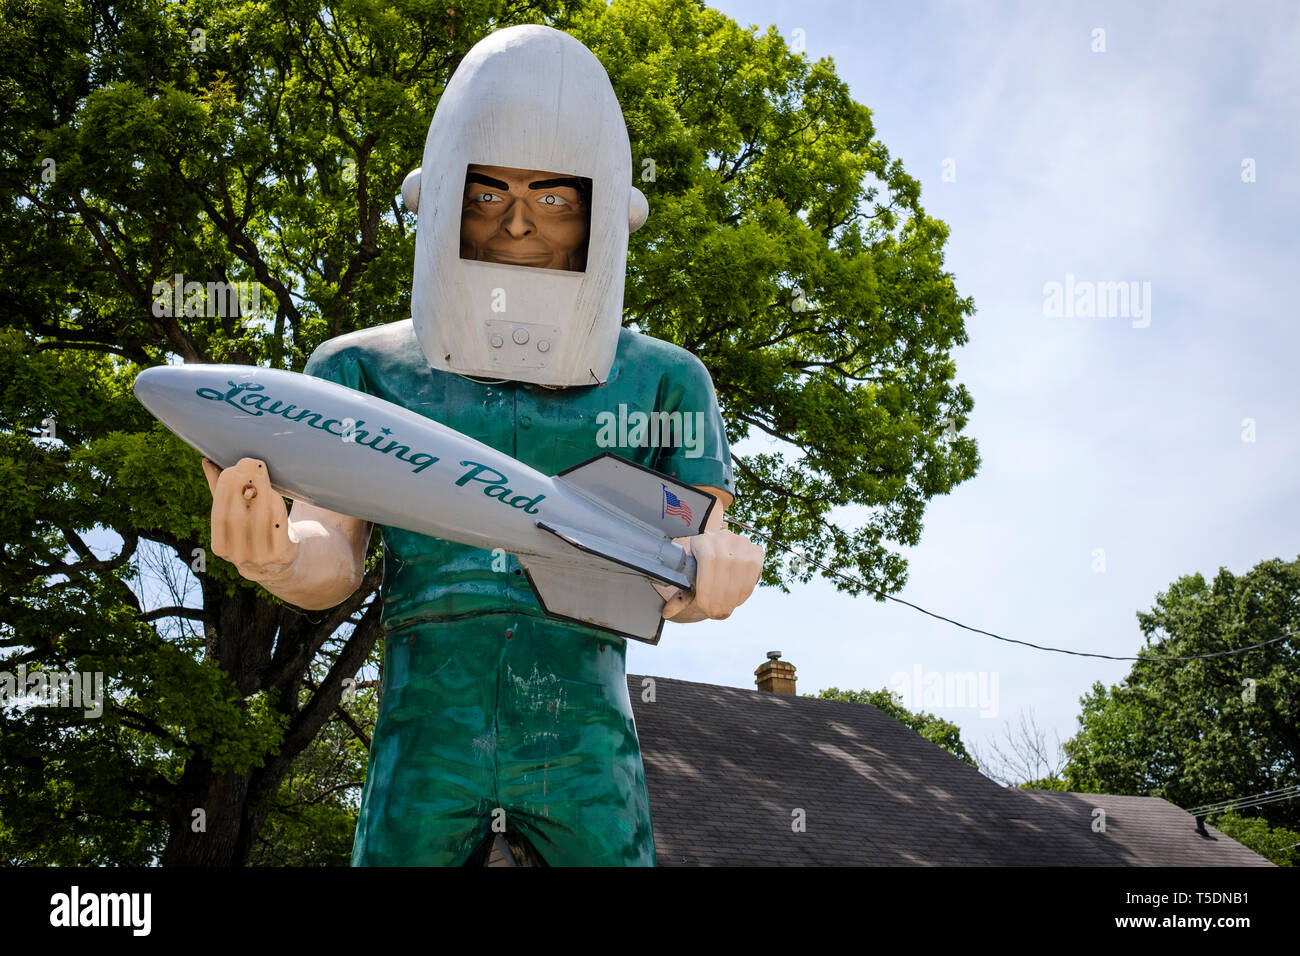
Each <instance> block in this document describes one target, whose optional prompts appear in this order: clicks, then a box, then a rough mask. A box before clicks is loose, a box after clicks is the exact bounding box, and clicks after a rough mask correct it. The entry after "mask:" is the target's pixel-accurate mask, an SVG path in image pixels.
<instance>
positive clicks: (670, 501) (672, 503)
mask: <svg viewBox="0 0 1300 956" xmlns="http://www.w3.org/2000/svg"><path fill="white" fill-rule="evenodd" d="M659 487H661V488H663V490H664V507H663V512H662V513H661V514H660V515H659V517H661V518H663V517H666V516H668V515H676V516H677V517H679V518H681V519H682V520H683V521H685V522H686V523H687V524H690V523H691V509H690V506H689V505H684V504H682V500H681V499H680V498H678V497H677V496H676V495H675V494H673V493H672V492H671V491H669V490H668V486H667V485H660V486H659Z"/></svg>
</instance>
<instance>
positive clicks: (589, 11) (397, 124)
mask: <svg viewBox="0 0 1300 956" xmlns="http://www.w3.org/2000/svg"><path fill="white" fill-rule="evenodd" d="M0 18H3V20H4V22H5V23H6V30H5V31H4V32H3V34H0V92H2V93H3V95H2V96H0V142H2V143H3V144H4V145H3V151H2V152H0V169H2V171H0V226H2V231H0V234H2V235H3V236H4V240H3V245H0V257H2V264H3V269H2V270H0V303H3V305H4V310H3V317H2V322H3V324H2V325H0V494H2V495H3V497H2V498H0V501H3V502H4V504H3V506H0V541H3V544H2V545H0V547H2V548H3V561H2V567H0V585H2V586H3V592H2V600H3V604H2V605H0V606H2V608H3V611H2V614H0V669H8V670H10V671H12V670H14V668H16V667H18V666H20V665H21V666H24V667H27V668H28V669H37V668H43V669H45V670H55V669H59V670H64V671H73V670H75V671H78V672H93V671H98V672H101V673H103V674H104V675H105V678H106V684H107V688H108V693H109V696H110V697H111V701H110V702H109V703H108V704H107V705H106V707H105V709H104V713H103V716H102V717H100V718H98V719H93V718H85V717H84V716H82V715H81V714H80V713H79V712H73V711H70V710H69V709H67V708H31V709H8V710H0V763H2V764H3V765H4V766H5V768H6V772H5V774H3V775H0V818H2V819H3V820H4V827H3V829H0V851H2V852H3V853H4V854H5V856H6V858H8V859H12V860H21V861H40V862H62V863H69V864H71V863H81V864H86V863H90V864H94V863H149V862H155V861H161V862H163V863H165V864H190V865H193V864H199V865H203V864H209V865H211V864H216V865H231V864H240V863H244V862H246V861H248V860H250V859H251V858H258V859H268V860H271V859H277V858H278V857H275V855H274V854H273V853H270V850H268V848H267V847H265V846H264V845H263V844H261V843H259V839H258V835H259V832H260V831H261V830H262V828H263V824H264V823H265V822H266V821H267V819H268V817H270V815H272V814H274V813H277V812H279V811H277V810H276V809H275V808H276V807H277V806H278V805H281V803H282V802H283V801H284V800H285V799H286V798H287V799H288V801H289V803H290V804H293V803H294V802H295V801H297V802H298V803H302V802H303V800H305V799H306V798H305V797H303V798H302V799H299V797H298V796H294V795H295V794H298V795H301V794H304V793H309V792H316V793H319V792H320V790H321V788H320V787H318V784H321V783H322V780H323V778H325V777H329V776H330V774H334V775H335V776H334V778H333V779H334V782H336V783H341V782H343V780H342V777H340V776H339V774H342V771H341V770H340V769H338V768H340V767H342V766H343V765H335V764H333V763H331V762H330V761H328V760H322V759H319V758H320V755H319V754H314V751H312V750H311V749H310V748H311V747H312V744H313V741H315V740H317V738H318V735H320V734H321V733H322V731H323V730H326V728H327V725H328V723H329V722H330V721H331V719H332V718H333V717H334V716H336V715H338V714H339V707H340V703H341V697H342V691H343V685H344V681H345V680H347V679H348V678H349V677H352V676H353V675H356V674H357V672H358V669H359V668H361V667H362V665H363V664H364V663H365V662H366V661H367V660H368V659H369V658H370V657H371V655H372V653H374V652H375V650H376V648H377V647H378V646H379V643H378V642H379V641H380V639H381V628H380V602H378V601H377V600H375V594H376V589H377V587H378V584H379V580H380V568H379V563H378V556H377V554H376V553H374V552H372V554H371V561H370V565H369V570H368V573H367V575H366V578H365V582H364V584H363V586H362V587H361V589H360V590H359V591H358V592H357V593H356V594H355V595H354V596H353V597H352V598H350V599H349V600H348V601H346V602H344V603H343V604H342V605H340V606H339V607H337V608H333V609H331V610H328V611H323V612H303V611H301V610H299V609H297V608H293V607H290V606H287V605H285V604H284V603H283V602H281V601H279V600H277V599H275V598H274V597H272V596H271V595H269V594H267V593H266V592H265V591H263V590H261V589H260V588H258V587H256V586H253V585H251V584H249V583H248V582H246V581H244V580H243V579H241V578H239V576H238V575H237V574H236V573H235V572H234V570H233V569H232V568H231V567H230V566H228V565H227V564H226V563H225V562H223V561H220V560H218V559H216V558H215V557H214V556H213V555H211V553H210V552H209V551H208V545H209V541H208V533H209V532H208V524H207V523H208V509H209V507H210V501H209V496H208V492H207V488H206V485H205V483H204V481H203V478H202V474H201V470H200V468H199V464H198V457H197V455H196V454H195V453H194V452H192V451H191V450H190V449H188V448H187V447H186V446H184V445H183V444H182V443H180V442H179V441H178V440H177V439H175V438H174V437H173V436H172V435H171V434H170V433H169V432H167V431H166V430H165V429H164V428H163V427H162V426H161V425H159V424H158V423H157V422H155V421H153V420H152V418H151V417H150V416H149V415H148V414H147V413H145V412H144V410H143V409H142V408H141V407H140V406H139V405H138V404H137V403H136V402H135V400H134V398H133V397H132V394H131V388H130V386H131V382H132V380H133V379H134V376H135V375H136V374H137V373H138V372H139V371H140V369H141V368H143V367H147V366H150V365H155V364H159V363H163V362H179V361H185V362H238V363H256V364H263V365H270V366H274V367H280V368H288V369H295V370H297V369H301V368H302V366H303V364H304V362H305V360H306V358H307V356H308V355H309V354H310V353H311V352H312V350H313V349H315V348H316V347H317V346H318V345H319V344H320V343H321V342H322V341H324V340H326V339H328V338H331V337H334V336H337V335H340V334H343V333H346V332H349V331H352V330H354V329H357V328H360V327H365V326H370V325H374V324H377V323H381V322H388V321H396V320H400V319H403V318H405V317H407V315H408V314H409V294H410V279H411V268H412V257H413V249H414V242H413V240H414V231H413V230H414V226H415V218H414V216H413V215H411V214H409V213H407V212H406V211H405V210H403V209H402V208H401V207H400V205H399V204H398V200H397V198H396V197H397V194H398V191H399V186H400V183H401V181H402V179H403V177H404V176H405V175H406V173H407V172H409V171H410V170H411V169H412V168H414V167H415V166H417V165H419V163H420V157H421V153H422V149H423V142H424V136H425V133H426V131H427V129H428V124H429V120H430V118H431V116H432V113H433V110H434V107H435V106H436V104H437V100H438V96H439V95H440V93H441V90H442V88H443V86H444V85H445V83H446V81H447V79H448V77H449V76H450V74H451V72H452V71H453V70H454V68H455V66H456V65H457V63H458V62H459V60H460V58H461V57H462V56H463V55H464V54H465V52H466V51H467V50H468V49H469V47H470V46H471V45H473V43H475V42H476V41H477V40H479V39H480V38H481V37H483V36H484V35H486V34H487V33H488V32H490V31H491V30H493V29H496V28H498V27H502V26H507V25H510V24H513V23H521V22H545V23H549V24H551V25H554V26H557V27H559V28H562V29H567V30H570V31H571V32H573V33H574V34H575V35H577V36H578V37H579V38H580V39H582V40H584V42H586V43H587V44H588V45H589V46H590V47H591V48H592V49H593V50H594V51H595V52H596V53H597V55H599V56H600V57H601V59H602V61H603V62H604V63H605V64H606V67H607V68H608V70H609V72H610V74H611V78H612V80H613V82H614V85H615V89H616V90H617V92H618V94H619V96H620V98H621V101H622V103H623V106H624V109H625V113H626V116H627V120H628V124H629V129H630V132H631V134H632V140H633V152H634V158H635V168H636V170H637V171H638V177H639V178H638V185H640V186H641V188H642V189H643V190H644V191H645V192H646V193H647V195H648V196H649V199H650V203H651V208H652V215H651V218H650V221H649V223H648V224H647V226H646V227H645V228H643V229H642V230H641V231H640V232H638V233H637V234H636V235H635V236H634V242H633V245H632V249H631V255H630V266H629V277H628V284H627V297H626V303H627V311H626V320H627V322H628V323H629V324H630V323H633V322H635V323H638V324H639V326H640V327H641V328H642V329H643V330H644V331H646V332H648V333H650V334H653V335H657V336H660V337H663V338H666V339H670V340H672V341H674V342H677V343H679V344H682V345H685V346H686V347H688V348H690V349H692V350H693V351H695V352H696V353H697V354H699V355H700V357H701V358H702V359H703V360H704V362H705V363H706V364H707V366H708V367H709V369H710V371H711V372H712V374H713V377H714V381H715V382H716V384H717V388H718V397H719V401H720V404H721V407H722V409H723V412H724V417H725V420H726V424H727V429H728V435H729V437H730V438H731V439H732V441H733V442H734V441H738V440H739V439H741V438H742V437H743V436H744V435H745V434H747V433H748V434H754V435H761V436H764V437H768V438H771V439H772V440H773V442H780V443H781V444H779V445H777V444H773V445H772V446H771V450H768V451H759V452H757V453H751V454H748V455H739V454H738V455H737V457H736V465H737V468H738V481H739V489H738V505H737V508H738V514H739V516H740V517H742V518H743V519H746V520H748V521H751V522H753V523H754V524H755V525H756V526H757V527H758V528H759V529H760V530H761V531H763V532H764V533H765V534H769V535H771V536H772V537H773V538H774V539H775V540H776V541H777V542H779V543H782V544H785V545H789V546H796V545H798V546H801V547H804V548H805V549H806V550H807V551H808V552H809V553H810V554H812V555H813V556H814V557H816V558H818V559H819V560H821V561H823V562H824V563H827V564H830V565H831V566H833V567H835V568H837V569H849V568H851V569H854V570H856V572H857V574H858V575H859V576H860V577H861V578H862V579H863V580H864V581H865V582H866V583H868V584H869V585H870V586H872V587H874V588H878V589H880V590H896V589H897V588H899V587H901V586H902V584H903V582H904V579H905V563H904V561H903V559H902V558H901V556H899V554H898V553H897V550H896V547H898V546H903V545H911V544H915V543H916V541H917V539H918V536H919V534H920V528H921V517H922V514H923V511H924V505H925V503H926V501H928V500H929V499H930V498H931V497H933V496H934V495H937V494H944V493H946V492H948V491H949V490H950V489H951V488H952V487H953V486H954V485H955V484H956V483H958V482H960V481H962V480H965V479H966V478H969V477H970V476H971V475H972V474H973V473H974V471H975V467H976V464H977V456H976V449H975V445H974V443H973V442H972V441H970V440H969V439H966V438H963V437H961V436H960V434H959V432H960V430H961V428H962V427H963V426H964V424H965V421H966V418H967V416H968V414H969V412H970V409H971V400H970V397H969V395H968V394H967V393H966V391H965V389H964V388H963V387H961V386H960V385H956V384H954V382H953V374H954V369H953V363H952V360H951V357H950V351H951V349H952V348H953V347H955V346H957V345H960V344H962V343H963V342H964V341H965V329H964V318H965V316H967V315H969V314H970V313H971V311H972V306H971V303H970V302H969V300H967V299H962V298H960V297H959V296H958V295H957V293H956V290H955V288H954V286H953V283H952V279H951V277H950V276H949V275H948V274H947V273H946V272H944V271H943V268H942V266H943V256H942V249H943V244H944V242H945V240H946V235H947V233H946V227H944V225H943V224H942V223H940V222H938V221H937V220H934V219H931V218H929V217H928V216H926V215H925V213H924V211H923V209H922V208H921V206H920V202H919V198H920V190H919V187H918V185H917V183H916V182H915V180H913V179H911V178H910V177H909V176H907V174H906V173H905V172H904V170H903V168H902V166H901V164H900V163H899V162H898V161H896V160H891V159H890V157H889V154H888V152H887V151H886V150H885V148H884V147H883V145H881V144H880V143H879V142H878V141H875V140H874V139H873V130H872V127H871V123H870V113H869V111H868V110H867V109H866V108H865V107H862V106H860V105H858V104H856V103H854V102H853V101H852V99H851V98H850V97H849V95H848V91H847V89H846V87H845V85H844V84H843V82H842V81H840V80H839V79H837V78H836V76H835V74H834V71H833V65H832V64H830V63H829V62H827V61H822V62H818V63H811V62H809V61H808V60H807V59H806V57H803V56H797V55H794V54H792V53H791V52H790V50H789V49H788V48H787V46H786V45H785V43H784V42H783V41H782V40H781V38H780V36H779V35H778V34H777V33H776V32H775V31H774V30H769V31H768V32H767V33H765V34H762V33H756V32H751V31H747V30H744V29H741V28H739V27H738V26H737V25H736V24H735V23H733V22H732V21H730V20H728V19H726V18H725V17H722V16H721V15H720V14H718V13H716V12H715V11H712V10H708V9H705V8H704V7H703V6H702V5H700V4H699V3H698V2H685V3H682V2H677V0H672V2H670V0H620V2H616V3H614V4H613V5H612V6H610V7H608V8H607V7H606V6H605V5H604V4H602V3H598V2H592V3H567V2H562V0H536V2H520V3H508V2H503V0H475V2H470V3H468V4H457V5H455V6H451V7H449V6H447V5H446V4H445V3H432V2H428V0H397V2H395V3H394V4H393V5H392V6H383V5H379V4H373V3H370V2H368V0H341V2H340V3H336V4H333V5H330V6H328V7H322V6H320V5H319V4H315V3H310V2H306V0H252V2H240V3H234V2H232V0H182V2H177V3H166V4H163V3H160V2H157V0H127V2H125V3H113V4H108V3H105V2H103V0H68V2H57V3H56V2H54V0H0ZM646 160H653V163H652V164H647V163H646V162H645V161H646ZM240 283H245V284H246V285H243V286H239V288H240V290H241V291H247V292H250V293H251V295H250V296H245V297H244V298H239V297H237V296H234V295H232V294H231V293H232V287H233V286H236V285H238V284H240ZM47 423H48V424H47ZM43 431H44V432H49V433H51V435H52V437H49V438H42V437H41V435H42V432H43ZM847 504H858V505H865V506H867V508H868V509H869V510H868V512H867V513H868V517H867V518H866V519H865V523H864V524H863V525H862V526H861V527H859V528H857V529H847V530H842V529H839V528H837V527H834V526H833V525H831V524H830V523H829V518H828V516H829V514H830V513H831V510H832V509H833V508H836V507H838V506H841V505H847ZM151 549H163V551H165V553H166V555H167V559H166V561H167V562H170V564H171V565H172V566H173V572H172V573H173V579H174V583H175V582H183V583H185V582H187V584H186V586H182V587H179V588H178V593H182V594H189V595H192V600H189V601H188V602H187V601H184V600H182V601H179V602H176V603H166V602H170V601H171V599H170V598H165V597H164V598H162V599H161V600H160V595H165V593H166V592H167V588H166V587H161V586H159V585H158V576H159V573H160V572H159V570H158V569H159V565H158V563H157V554H156V553H155V552H151ZM146 554H150V555H151V556H150V557H149V558H148V560H147V561H146V560H145V559H144V558H143V557H142V556H143V555H146ZM780 555H781V552H780V550H779V549H778V548H769V561H768V565H767V567H766V568H765V569H764V578H763V580H764V582H765V583H767V584H769V585H779V586H782V587H784V586H785V583H786V582H787V581H789V580H792V579H794V578H795V577H802V579H804V580H806V579H807V578H808V577H810V576H811V573H812V570H811V568H810V567H808V566H804V567H803V568H802V570H800V571H798V572H793V571H792V570H791V569H790V568H789V567H787V566H784V565H783V563H782V560H781V556H780ZM151 562H152V565H151V564H150V563H151ZM151 566H152V567H153V571H150V567H151ZM151 582H152V583H151ZM837 584H841V586H843V585H842V582H838V581H837ZM187 587H188V588H190V589H188V590H187ZM850 589H851V590H852V589H854V588H850ZM313 675H314V676H313ZM344 711H345V713H346V712H347V708H346V707H345V708H344ZM340 719H342V718H340ZM350 719H352V720H353V721H354V722H358V715H350ZM334 729H337V728H333V727H331V728H330V729H329V730H327V731H326V732H327V734H328V733H332V732H333V730H334ZM342 739H343V738H342V737H337V738H334V742H333V743H332V744H330V745H329V746H331V747H334V748H335V750H337V749H338V748H340V747H342V746H343V743H342ZM304 754H305V755H306V756H302V757H301V759H300V764H301V765H302V766H303V767H304V768H305V769H304V771H303V773H305V774H307V777H304V776H303V774H302V773H298V772H297V771H295V770H292V768H294V760H295V758H299V756H300V755H304ZM313 762H314V763H315V765H316V767H317V769H316V771H315V773H314V778H321V779H313V780H312V781H309V782H308V783H304V781H305V780H307V778H308V777H313V773H312V771H311V769H310V767H311V765H312V764H313ZM329 767H335V768H336V769H335V770H333V771H329V770H327V768H329ZM342 776H343V777H348V776H349V774H342ZM329 785H330V784H324V786H325V787H326V788H327V787H328V786H329ZM286 788H287V790H286ZM304 788H305V789H304ZM313 788H315V789H314V791H313ZM286 794H287V797H286ZM289 826H290V824H289V822H288V818H284V819H282V820H280V822H279V823H273V825H272V829H273V830H275V831H276V832H277V833H280V834H285V833H288V832H289V830H288V829H287V828H288V827H289ZM331 826H335V825H334V824H331ZM341 829H342V827H341V826H335V830H336V832H341ZM327 842H328V841H327ZM333 846H334V849H333V850H330V849H328V848H321V847H316V848H310V847H305V846H303V847H299V850H300V851H301V852H300V853H299V850H295V851H294V853H297V854H298V855H297V856H294V855H293V854H290V855H289V856H288V857H282V858H295V859H307V858H311V859H325V858H329V859H335V860H337V859H338V852H337V848H338V844H337V841H336V842H335V844H333ZM255 848H260V849H257V855H256V857H255V854H254V850H255ZM267 854H270V855H269V856H268V855H267ZM313 854H315V855H314V856H313Z"/></svg>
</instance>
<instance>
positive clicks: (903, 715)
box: [804, 687, 979, 770]
mask: <svg viewBox="0 0 1300 956" xmlns="http://www.w3.org/2000/svg"><path fill="white" fill-rule="evenodd" d="M804 696H805V697H816V698H817V699H818V700H838V701H841V702H843V703H846V704H870V705H871V706H872V707H875V708H877V709H878V710H883V711H884V712H885V713H886V714H888V715H889V716H890V717H893V718H894V719H895V720H896V721H898V722H899V723H900V724H903V725H904V726H906V727H910V728H911V729H912V730H915V731H916V732H917V733H918V734H920V735H921V736H922V737H924V738H925V739H926V740H928V741H930V743H932V744H934V745H935V746H936V747H942V748H943V749H944V750H946V751H948V753H950V754H952V755H953V756H954V757H957V758H959V759H961V760H962V761H964V762H965V763H968V764H970V765H971V766H972V767H975V768H976V769H977V770H978V769H979V767H978V766H977V764H976V763H975V758H974V757H972V756H971V755H970V752H969V751H967V749H966V745H965V744H964V743H962V740H961V728H959V727H958V726H957V725H956V724H954V723H952V721H948V720H944V719H943V718H941V717H936V716H935V715H934V714H928V713H926V712H925V711H917V712H915V713H913V712H912V711H910V710H908V709H907V708H906V707H904V706H903V698H902V696H901V695H899V694H898V693H897V692H895V691H892V690H889V689H888V688H885V687H882V688H881V689H880V690H840V689H839V688H838V687H830V688H827V689H826V690H824V691H822V692H821V693H819V694H804Z"/></svg>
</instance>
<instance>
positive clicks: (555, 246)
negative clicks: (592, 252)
mask: <svg viewBox="0 0 1300 956" xmlns="http://www.w3.org/2000/svg"><path fill="white" fill-rule="evenodd" d="M590 235H591V180H590V179H589V178H587V177H585V176H574V175H571V174H568V173H557V172H550V171H547V170H540V169H516V168H514V167H512V166H484V165H480V164H478V163H470V164H469V166H467V167H466V170H465V193H464V197H463V200H462V203H461V213H460V257H461V258H462V259H477V260H480V261H484V262H496V263H501V264H503V265H511V266H525V267H530V268H534V269H560V270H565V271H569V272H585V271H586V269H587V242H588V240H589V238H590Z"/></svg>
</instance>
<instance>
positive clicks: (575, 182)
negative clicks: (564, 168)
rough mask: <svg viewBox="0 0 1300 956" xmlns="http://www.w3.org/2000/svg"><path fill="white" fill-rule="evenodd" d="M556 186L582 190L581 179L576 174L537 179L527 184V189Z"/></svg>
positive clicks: (552, 187)
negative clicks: (557, 177)
mask: <svg viewBox="0 0 1300 956" xmlns="http://www.w3.org/2000/svg"><path fill="white" fill-rule="evenodd" d="M556 186H571V187H573V188H574V189H576V190H578V192H582V180H581V179H579V178H578V177H577V176H561V177H560V178H559V179H539V180H537V181H536V182H532V183H529V184H528V188H529V189H554V188H555V187H556Z"/></svg>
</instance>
